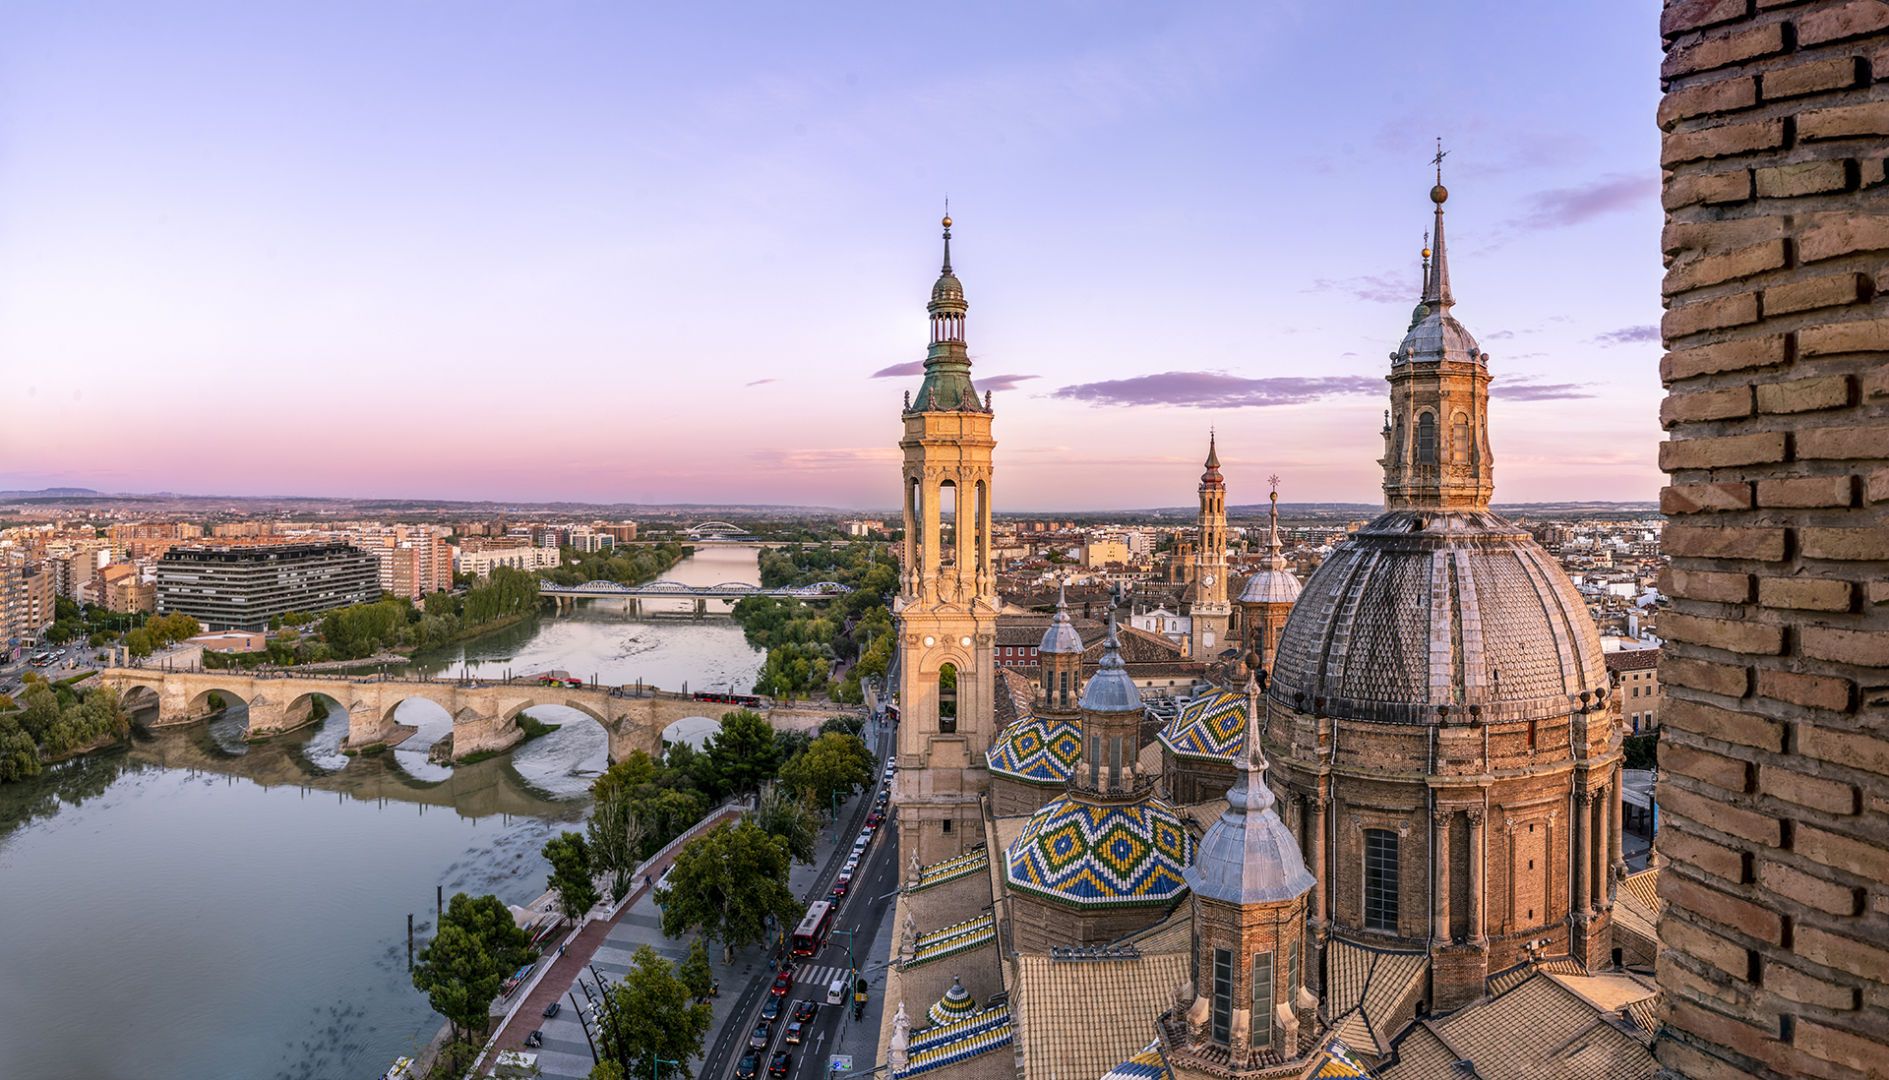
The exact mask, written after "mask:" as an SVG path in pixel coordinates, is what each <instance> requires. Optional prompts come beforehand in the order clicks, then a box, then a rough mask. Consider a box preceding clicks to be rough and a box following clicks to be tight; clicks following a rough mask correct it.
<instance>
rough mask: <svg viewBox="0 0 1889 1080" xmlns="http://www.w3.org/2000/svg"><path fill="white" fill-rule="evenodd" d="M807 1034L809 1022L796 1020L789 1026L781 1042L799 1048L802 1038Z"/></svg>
mask: <svg viewBox="0 0 1889 1080" xmlns="http://www.w3.org/2000/svg"><path fill="white" fill-rule="evenodd" d="M806 1033H807V1022H806V1021H805V1020H795V1021H792V1022H791V1023H789V1024H788V1025H787V1034H785V1035H782V1036H781V1041H782V1042H784V1043H786V1044H787V1045H789V1046H799V1045H800V1040H801V1038H802V1037H803V1036H805V1035H806Z"/></svg>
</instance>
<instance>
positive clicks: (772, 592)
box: [538, 579, 853, 600]
mask: <svg viewBox="0 0 1889 1080" xmlns="http://www.w3.org/2000/svg"><path fill="white" fill-rule="evenodd" d="M852 591H853V587H852V586H851V585H842V584H840V583H839V582H837V581H816V582H814V583H813V584H811V585H794V586H784V587H782V588H778V589H764V588H762V587H761V586H759V585H753V584H749V583H748V582H745V581H724V582H722V583H721V584H720V585H689V584H685V583H684V582H680V581H669V580H667V579H665V580H662V581H651V582H648V583H647V584H643V585H622V584H619V583H617V582H614V581H586V582H584V583H583V584H582V585H553V584H551V583H550V582H548V581H547V582H539V584H538V594H539V595H540V596H568V597H571V598H573V599H579V600H602V599H611V598H615V597H622V596H631V597H642V598H648V597H670V598H674V599H680V600H739V599H741V598H742V597H744V596H785V597H791V598H792V599H795V600H830V599H832V598H833V597H835V596H844V595H846V594H847V593H849V592H852Z"/></svg>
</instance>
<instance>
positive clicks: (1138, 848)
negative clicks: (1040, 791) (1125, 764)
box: [1004, 795, 1194, 907]
mask: <svg viewBox="0 0 1889 1080" xmlns="http://www.w3.org/2000/svg"><path fill="white" fill-rule="evenodd" d="M1193 857H1194V839H1193V837H1191V836H1189V835H1188V833H1187V829H1186V827H1185V826H1183V825H1182V824H1181V820H1180V818H1179V817H1177V816H1176V815H1175V813H1174V811H1173V810H1172V809H1170V808H1169V807H1168V804H1167V803H1166V802H1164V801H1162V800H1161V799H1160V798H1157V797H1155V796H1153V795H1148V796H1145V797H1143V798H1140V799H1137V800H1134V801H1132V802H1102V801H1099V800H1095V799H1091V798H1088V797H1086V796H1081V795H1064V796H1062V797H1060V798H1056V799H1051V800H1050V801H1049V802H1047V803H1045V804H1043V806H1042V808H1040V809H1039V810H1037V812H1036V813H1035V814H1033V815H1031V817H1030V820H1029V821H1027V822H1025V823H1024V826H1023V831H1022V832H1020V833H1018V834H1017V838H1016V839H1015V840H1012V841H1011V842H1010V846H1009V848H1007V849H1006V850H1005V852H1004V879H1005V880H1006V881H1008V882H1009V883H1010V886H1011V887H1012V888H1014V889H1017V890H1019V891H1021V892H1026V893H1030V894H1032V895H1035V896H1040V897H1043V898H1045V899H1049V900H1055V901H1057V902H1060V903H1064V904H1070V905H1073V906H1076V907H1133V906H1136V905H1154V904H1167V903H1169V902H1171V901H1173V900H1175V899H1178V898H1179V897H1180V896H1181V895H1183V894H1184V893H1185V892H1186V891H1187V882H1186V879H1185V877H1184V874H1185V872H1186V869H1187V864H1188V863H1189V862H1191V861H1193Z"/></svg>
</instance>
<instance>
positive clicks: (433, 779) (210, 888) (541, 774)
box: [0, 547, 761, 1080]
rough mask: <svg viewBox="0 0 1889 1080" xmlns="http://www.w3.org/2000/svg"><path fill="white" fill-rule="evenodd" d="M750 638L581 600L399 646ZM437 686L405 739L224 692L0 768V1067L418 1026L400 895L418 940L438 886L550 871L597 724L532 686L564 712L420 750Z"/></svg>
mask: <svg viewBox="0 0 1889 1080" xmlns="http://www.w3.org/2000/svg"><path fill="white" fill-rule="evenodd" d="M668 576H669V577H671V578H673V579H676V580H681V581H687V582H690V583H692V584H715V583H718V582H724V581H756V580H758V578H757V577H756V567H755V549H753V548H739V547H715V548H709V549H706V550H703V551H702V552H701V553H699V554H697V555H695V556H693V557H691V558H690V559H688V560H685V561H684V562H683V563H682V564H679V565H678V566H677V567H676V568H675V569H674V570H673V571H671V573H670V574H669V575H668ZM760 662H761V656H760V654H759V653H757V652H755V651H754V650H753V649H751V648H749V647H748V645H747V644H746V642H745V641H744V640H743V639H742V636H741V631H740V629H739V628H738V627H736V626H735V625H734V624H733V622H731V621H730V620H728V619H726V618H712V617H711V618H708V619H703V620H694V619H686V618H673V617H671V618H665V617H661V616H657V617H653V618H649V619H646V620H642V621H629V620H627V619H625V618H624V616H623V615H622V614H620V613H615V612H611V611H608V610H598V609H593V608H590V607H583V608H580V609H579V610H578V613H577V614H576V615H575V616H572V617H566V618H556V619H553V618H548V617H547V618H544V619H540V620H539V621H538V622H537V623H535V624H527V625H521V626H517V627H513V628H510V629H508V630H505V631H501V632H499V633H497V634H494V635H490V636H489V637H487V638H484V639H477V640H473V641H469V642H467V643H465V644H464V645H463V646H458V647H455V648H453V649H452V650H450V651H448V652H447V653H445V654H443V655H438V656H428V657H421V658H417V659H416V661H415V665H414V666H415V667H416V668H420V669H424V670H429V671H437V672H443V671H446V670H452V671H455V672H456V671H457V670H458V669H459V668H461V667H466V668H469V669H470V670H471V671H472V672H473V673H475V674H480V675H487V676H490V675H494V674H497V673H499V672H501V671H503V670H504V669H506V668H510V669H511V670H513V671H517V672H521V673H522V672H527V671H539V670H545V669H550V668H557V669H563V670H567V671H569V672H571V673H572V674H573V675H581V676H582V677H585V678H589V677H590V676H591V675H592V674H595V675H596V676H597V677H598V678H599V679H601V680H602V681H605V682H617V683H621V682H631V681H635V680H636V679H639V678H641V679H643V680H644V681H646V682H649V683H653V684H656V685H660V686H664V687H668V688H680V686H681V685H682V683H683V682H685V681H687V682H689V683H690V685H691V687H692V688H695V689H703V688H710V687H713V688H721V687H723V686H730V685H732V686H733V688H735V689H737V690H740V691H743V692H745V691H746V690H747V689H748V685H749V683H751V681H752V679H753V677H754V673H755V672H756V671H757V670H758V669H759V667H760ZM428 707H429V708H433V709H434V711H435V712H437V713H438V716H432V715H430V714H428V713H427V712H426V711H425V709H424V708H419V709H414V710H413V712H412V714H409V712H408V711H407V710H408V708H409V707H408V706H403V707H402V712H401V714H400V716H399V718H400V720H401V721H402V722H403V723H414V724H416V725H418V726H419V727H420V728H421V730H420V732H419V733H417V734H416V735H415V736H414V737H413V738H412V739H410V740H408V742H409V743H415V744H416V745H415V746H414V747H407V746H403V747H402V748H400V749H399V750H398V751H396V752H395V753H393V754H388V755H383V756H381V757H378V758H352V759H351V758H348V757H346V756H344V755H342V754H341V753H340V750H339V747H340V743H341V739H342V737H343V736H345V734H346V731H347V718H346V716H345V714H343V713H341V712H340V710H339V708H338V707H334V711H333V713H332V715H330V716H329V717H328V719H327V720H325V721H324V722H322V723H321V724H319V725H311V726H310V727H308V728H304V729H302V730H301V731H298V732H294V733H291V734H289V735H286V736H283V737H280V738H277V739H273V740H270V741H268V742H264V743H257V744H245V743H243V742H242V731H243V726H244V724H245V723H246V719H247V718H246V717H245V716H243V715H242V712H241V710H240V708H239V709H232V710H231V711H230V712H229V713H227V714H226V715H225V716H224V717H222V718H220V719H218V720H214V721H211V722H209V723H206V724H199V725H196V726H194V727H189V728H183V729H164V730H160V731H158V732H155V733H152V734H147V735H141V736H139V737H137V738H136V739H135V740H134V742H133V744H132V746H131V747H130V749H128V750H125V751H119V752H113V753H109V754H105V755H101V756H97V757H93V758H88V759H83V760H79V761H74V762H70V763H68V764H66V765H63V766H60V767H57V768H55V769H52V770H49V772H48V773H47V774H46V775H44V776H42V777H40V778H39V779H38V780H35V781H31V782H28V783H23V784H13V785H6V786H0V913H3V915H4V917H0V1076H6V1077H21V1078H28V1080H42V1078H43V1080H65V1078H73V1080H80V1078H86V1080H91V1078H117V1077H140V1078H153V1080H163V1078H171V1077H176V1078H180V1080H181V1078H185V1077H189V1078H192V1080H196V1078H203V1077H240V1078H249V1077H256V1078H271V1077H280V1078H285V1080H287V1078H309V1080H317V1078H329V1077H333V1078H337V1080H340V1078H347V1077H371V1076H377V1075H379V1074H380V1071H381V1070H383V1069H385V1068H386V1066H387V1063H388V1062H390V1061H391V1060H392V1059H393V1058H394V1057H395V1056H396V1055H398V1054H402V1053H411V1052H412V1051H413V1050H414V1049H416V1048H417V1047H418V1046H420V1045H422V1044H424V1043H425V1042H426V1041H427V1040H428V1039H429V1038H431V1036H432V1035H433V1033H434V1032H435V1031H436V1030H437V1029H438V1027H439V1025H440V1020H439V1018H438V1017H437V1016H436V1015H435V1014H434V1013H433V1012H432V1011H431V1009H430V1008H429V1007H428V1006H427V1003H426V999H425V997H424V996H423V995H421V994H420V993H419V992H418V991H416V990H414V989H413V987H412V984H411V982H409V980H408V976H407V971H406V920H407V916H408V914H412V915H413V916H414V923H415V943H416V946H421V945H424V944H425V942H426V941H427V940H428V939H429V938H430V937H431V930H432V924H433V905H434V897H435V887H436V886H443V887H444V890H445V894H446V895H447V896H448V897H450V896H451V895H452V894H453V893H454V892H456V891H461V890H463V891H468V892H473V893H485V892H491V893H496V894H497V895H498V896H499V897H500V898H501V899H503V900H505V901H506V902H507V903H514V904H522V903H525V902H527V901H529V900H531V899H532V898H534V897H536V896H537V895H538V894H539V893H540V892H542V891H543V889H544V878H545V874H546V873H547V870H548V868H547V867H546V865H545V863H544V860H543V858H542V857H541V856H540V855H539V854H538V850H539V848H540V847H541V846H542V845H543V843H544V841H545V840H546V839H548V838H549V837H550V836H552V835H554V834H555V833H557V832H558V831H560V830H562V829H566V828H576V827H577V823H578V822H580V821H581V819H582V817H583V814H584V812H585V810H586V809H587V805H586V804H587V800H586V798H585V791H586V790H587V787H588V783H589V779H590V778H591V777H592V776H594V775H595V774H596V772H598V771H599V770H601V769H602V768H603V767H604V764H605V747H606V744H605V740H604V736H603V732H602V730H601V729H600V728H598V727H597V726H596V724H595V723H593V722H591V721H590V720H589V719H588V718H586V717H584V716H583V715H582V714H580V713H577V712H575V711H573V710H568V709H561V708H560V709H544V710H534V712H533V714H534V715H536V716H539V717H540V718H542V719H544V720H546V721H549V722H551V723H556V724H560V725H561V726H560V727H559V729H558V730H557V731H554V732H552V733H550V734H549V735H546V736H543V737H542V738H539V739H536V740H533V741H532V742H530V743H527V744H525V745H524V746H522V747H520V748H518V749H517V750H516V751H515V752H513V753H511V754H508V755H503V756H501V757H498V758H494V759H491V760H488V761H483V762H479V763H477V764H474V765H466V766H460V767H458V768H451V769H449V768H444V767H441V766H433V765H429V764H427V763H426V761H425V753H424V748H425V746H427V745H430V744H431V743H432V742H433V741H436V740H437V739H438V737H439V736H440V735H443V734H444V733H445V731H447V730H450V721H449V720H447V719H446V717H445V713H444V711H443V710H438V709H437V708H436V707H431V706H428Z"/></svg>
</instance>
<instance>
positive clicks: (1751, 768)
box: [1658, 0, 1889, 1080]
mask: <svg viewBox="0 0 1889 1080" xmlns="http://www.w3.org/2000/svg"><path fill="white" fill-rule="evenodd" d="M1660 34H1661V38H1662V39H1663V45H1664V48H1665V52H1666V56H1665V62H1664V64H1663V65H1662V68H1661V73H1660V74H1661V79H1662V88H1663V90H1664V91H1665V97H1664V99H1663V100H1662V102H1661V104H1660V108H1659V114H1658V121H1659V126H1660V127H1661V129H1662V131H1663V135H1662V139H1661V165H1662V167H1663V168H1664V169H1665V175H1664V186H1663V192H1662V195H1663V202H1664V205H1665V208H1666V227H1665V230H1664V231H1663V233H1662V237H1661V239H1662V245H1661V247H1662V252H1663V254H1664V256H1665V259H1666V263H1667V270H1666V277H1665V282H1664V287H1663V290H1662V291H1663V295H1664V296H1665V299H1666V303H1667V311H1666V313H1665V317H1664V320H1663V322H1662V326H1661V332H1662V337H1663V338H1664V341H1665V345H1666V348H1667V350H1668V352H1667V354H1666V356H1665V357H1664V359H1663V360H1662V361H1661V365H1660V377H1661V379H1662V381H1663V382H1664V383H1665V384H1666V389H1667V396H1666V399H1665V401H1664V402H1663V404H1662V407H1661V413H1660V415H1661V422H1662V424H1663V425H1664V426H1665V427H1666V428H1667V430H1668V431H1669V432H1670V434H1671V439H1670V441H1668V442H1666V443H1665V444H1663V445H1661V447H1660V451H1661V452H1660V465H1661V467H1662V468H1663V469H1664V470H1665V471H1666V472H1667V473H1668V474H1669V482H1670V486H1669V487H1667V488H1666V489H1665V490H1664V491H1663V492H1662V493H1661V506H1662V509H1663V510H1664V511H1665V512H1666V514H1667V515H1668V522H1669V523H1668V525H1667V527H1666V532H1665V537H1664V542H1663V543H1664V549H1665V551H1666V553H1667V554H1669V555H1670V556H1672V566H1671V570H1670V573H1669V575H1668V580H1667V581H1665V582H1663V583H1662V589H1661V591H1663V592H1666V593H1667V594H1668V595H1669V596H1670V597H1671V599H1672V607H1671V610H1670V611H1668V612H1666V613H1665V614H1663V615H1662V617H1661V619H1660V626H1659V630H1660V634H1661V636H1663V637H1664V638H1666V645H1665V648H1664V649H1663V651H1662V655H1661V661H1660V670H1659V687H1660V693H1661V699H1660V702H1659V716H1660V725H1661V748H1660V757H1661V763H1662V765H1663V766H1664V768H1663V769H1662V771H1661V776H1660V784H1659V790H1658V798H1659V802H1660V809H1661V830H1660V836H1659V841H1658V848H1659V850H1660V851H1661V852H1662V853H1664V854H1665V855H1666V856H1667V857H1668V858H1670V860H1671V862H1670V864H1669V865H1668V866H1667V868H1666V869H1665V870H1663V871H1661V875H1660V892H1661V895H1662V897H1663V899H1664V900H1665V901H1666V908H1665V911H1664V913H1663V915H1662V917H1661V919H1660V927H1659V935H1660V938H1661V940H1662V941H1663V942H1664V943H1665V948H1664V949H1663V950H1662V952H1661V955H1660V961H1659V981H1660V984H1661V986H1662V988H1663V989H1664V990H1665V993H1666V995H1667V1001H1668V1003H1669V1008H1670V1013H1669V1015H1668V1016H1667V1026H1666V1028H1665V1031H1664V1033H1663V1035H1662V1038H1661V1041H1660V1044H1659V1046H1658V1053H1659V1057H1660V1060H1661V1062H1662V1063H1663V1064H1665V1065H1666V1066H1667V1067H1669V1068H1672V1069H1674V1070H1676V1071H1679V1072H1682V1073H1685V1074H1686V1075H1689V1076H1699V1077H1720V1076H1733V1075H1737V1076H1756V1077H1761V1078H1766V1080H1769V1078H1773V1077H1778V1076H1786V1075H1790V1076H1798V1075H1816V1076H1854V1075H1863V1074H1869V1073H1871V1071H1872V1070H1879V1069H1880V1068H1881V1067H1882V1064H1883V1062H1884V1061H1885V1060H1889V948H1885V947H1884V943H1885V942H1889V892H1885V881H1889V828H1885V826H1884V820H1885V819H1884V814H1885V811H1889V731H1885V729H1884V727H1883V725H1882V718H1881V715H1880V712H1881V705H1882V700H1881V699H1882V690H1881V688H1882V687H1883V686H1884V685H1885V681H1886V680H1885V676H1884V673H1885V670H1886V669H1889V589H1886V588H1885V586H1884V581H1885V578H1889V539H1885V538H1886V537H1889V530H1886V529H1885V524H1886V523H1885V510H1884V507H1885V504H1889V464H1886V459H1889V409H1885V406H1886V405H1889V279H1885V277H1884V275H1883V266H1884V264H1885V260H1889V184H1885V182H1884V154H1883V147H1884V145H1885V143H1886V142H1889V6H1885V5H1884V4H1882V3H1879V2H1874V0H1847V2H1846V0H1822V2H1813V3H1800V4H1780V3H1775V2H1765V3H1758V4H1755V5H1748V4H1726V3H1712V4H1708V3H1700V2H1697V0H1667V2H1666V3H1665V5H1664V13H1663V17H1662V19H1661V26H1660Z"/></svg>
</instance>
